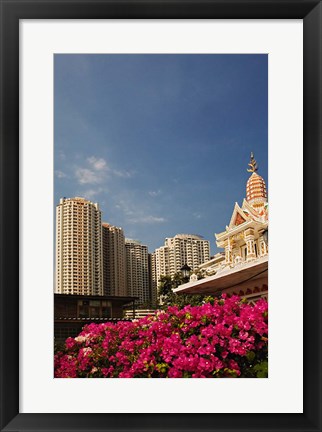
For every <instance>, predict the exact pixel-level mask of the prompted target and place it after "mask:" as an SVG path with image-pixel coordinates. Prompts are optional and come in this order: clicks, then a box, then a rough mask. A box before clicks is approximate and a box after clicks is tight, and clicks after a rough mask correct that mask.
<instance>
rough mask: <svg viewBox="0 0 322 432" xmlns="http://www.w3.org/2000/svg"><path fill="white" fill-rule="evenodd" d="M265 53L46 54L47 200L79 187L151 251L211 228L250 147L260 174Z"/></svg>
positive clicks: (207, 233)
mask: <svg viewBox="0 0 322 432" xmlns="http://www.w3.org/2000/svg"><path fill="white" fill-rule="evenodd" d="M267 67H268V64H267V56H266V55H253V54H252V55H217V54H215V55H212V54H210V55H208V54H207V55H204V54H202V55H199V54H197V55H195V54H192V55H191V54H188V55H163V54H162V55H153V54H152V55H151V54H147V55H137V54H134V55H126V54H125V55H124V54H122V55H118V54H115V55H78V54H77V55H76V54H72V55H66V54H62V55H60V54H56V55H55V61H54V68H55V71H54V72H55V74H54V104H55V106H54V115H55V117H54V153H55V155H54V160H55V167H54V170H55V183H54V185H55V193H54V199H55V205H56V204H57V203H58V202H59V198H61V197H63V196H65V197H73V196H82V197H84V198H87V199H90V200H91V201H94V202H98V203H99V204H100V207H101V209H102V213H103V221H105V222H109V223H111V224H113V225H116V226H121V227H122V228H123V229H124V232H125V235H126V237H129V238H134V239H137V240H140V241H141V242H142V243H143V244H146V245H148V247H149V251H150V252H153V250H154V249H155V248H157V247H159V246H162V245H163V244H164V239H165V237H172V236H174V235H175V234H177V233H190V234H200V235H202V236H203V237H205V238H206V239H207V240H210V244H211V252H212V253H214V252H216V251H217V248H216V247H215V241H214V233H215V232H221V231H223V230H224V229H225V226H226V224H228V223H229V219H230V216H231V213H232V211H233V207H234V203H235V202H236V201H237V202H239V203H240V204H241V202H242V200H243V198H244V197H245V185H246V181H247V179H248V177H249V173H248V172H247V171H246V170H247V164H248V162H249V159H250V152H251V151H253V152H254V156H255V159H256V160H257V163H258V165H259V171H258V173H259V174H260V175H262V176H263V177H264V179H265V180H266V181H267V160H268V154H267V153H268V142H267V140H268V94H267V90H268V89H267V85H268V76H267V73H268V69H267Z"/></svg>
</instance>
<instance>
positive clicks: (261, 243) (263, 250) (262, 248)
mask: <svg viewBox="0 0 322 432" xmlns="http://www.w3.org/2000/svg"><path fill="white" fill-rule="evenodd" d="M259 250H260V256H265V255H267V254H268V247H267V244H266V243H265V240H264V238H263V236H261V237H260V238H259Z"/></svg>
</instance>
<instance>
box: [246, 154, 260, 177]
mask: <svg viewBox="0 0 322 432" xmlns="http://www.w3.org/2000/svg"><path fill="white" fill-rule="evenodd" d="M248 166H249V167H250V168H248V169H247V171H248V172H251V173H254V172H256V171H257V170H258V165H257V162H256V160H255V158H254V154H253V152H251V154H250V162H249V164H248Z"/></svg>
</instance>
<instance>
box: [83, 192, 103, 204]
mask: <svg viewBox="0 0 322 432" xmlns="http://www.w3.org/2000/svg"><path fill="white" fill-rule="evenodd" d="M102 192H103V188H97V189H87V190H85V191H83V192H82V196H83V197H84V198H86V199H88V200H93V199H94V198H95V197H97V195H99V194H100V193H102ZM101 204H102V203H101Z"/></svg>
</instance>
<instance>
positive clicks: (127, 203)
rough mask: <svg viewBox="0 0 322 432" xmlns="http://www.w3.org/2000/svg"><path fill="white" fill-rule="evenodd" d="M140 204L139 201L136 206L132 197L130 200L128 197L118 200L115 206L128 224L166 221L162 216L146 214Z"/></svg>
mask: <svg viewBox="0 0 322 432" xmlns="http://www.w3.org/2000/svg"><path fill="white" fill-rule="evenodd" d="M142 205H143V204H142V203H141V205H140V206H138V205H137V204H136V203H134V202H133V199H132V200H131V198H128V199H127V200H120V201H119V202H118V204H116V205H115V207H116V208H117V209H119V210H121V211H122V212H123V213H124V215H125V217H126V220H127V222H128V223H130V224H141V223H142V224H143V223H146V224H158V223H164V222H166V221H167V219H165V218H164V217H162V216H153V215H149V214H146V213H145V212H144V209H143V208H142ZM143 207H144V205H143Z"/></svg>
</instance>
